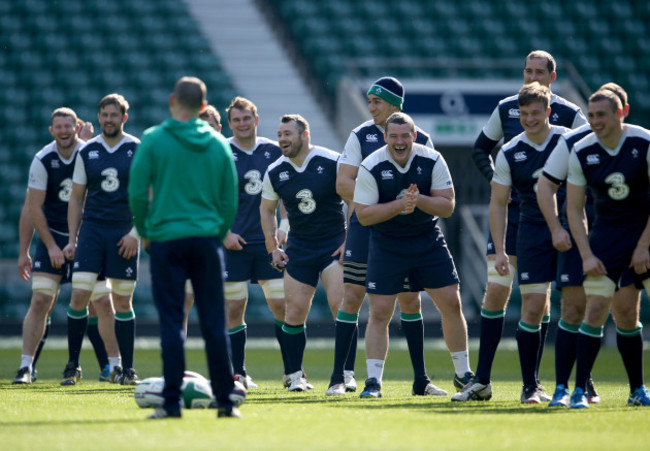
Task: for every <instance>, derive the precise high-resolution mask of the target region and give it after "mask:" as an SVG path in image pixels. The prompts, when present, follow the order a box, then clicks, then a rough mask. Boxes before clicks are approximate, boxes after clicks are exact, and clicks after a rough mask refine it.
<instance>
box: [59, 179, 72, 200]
mask: <svg viewBox="0 0 650 451" xmlns="http://www.w3.org/2000/svg"><path fill="white" fill-rule="evenodd" d="M59 186H60V187H61V190H60V191H59V200H61V201H63V202H70V195H71V194H72V179H71V178H69V177H68V178H67V179H65V180H63V181H62V182H61V184H60V185H59Z"/></svg>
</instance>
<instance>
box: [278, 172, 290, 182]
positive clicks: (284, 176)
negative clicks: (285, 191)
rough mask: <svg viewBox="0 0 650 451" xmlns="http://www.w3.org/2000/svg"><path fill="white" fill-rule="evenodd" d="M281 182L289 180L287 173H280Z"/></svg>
mask: <svg viewBox="0 0 650 451" xmlns="http://www.w3.org/2000/svg"><path fill="white" fill-rule="evenodd" d="M280 180H282V181H286V180H289V173H288V172H287V171H284V172H280Z"/></svg>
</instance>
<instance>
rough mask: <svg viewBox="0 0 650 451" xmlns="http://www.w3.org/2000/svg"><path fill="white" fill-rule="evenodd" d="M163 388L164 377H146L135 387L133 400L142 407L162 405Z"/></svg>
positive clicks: (163, 399)
mask: <svg viewBox="0 0 650 451" xmlns="http://www.w3.org/2000/svg"><path fill="white" fill-rule="evenodd" d="M164 388H165V379H164V378H162V377H148V378H147V379H144V380H143V381H141V382H140V383H139V384H138V385H136V387H135V392H134V396H135V402H136V404H137V405H138V406H140V407H142V408H143V409H144V408H148V407H152V408H153V407H158V406H162V404H163V402H164V401H165V398H163V394H162V392H163V389H164Z"/></svg>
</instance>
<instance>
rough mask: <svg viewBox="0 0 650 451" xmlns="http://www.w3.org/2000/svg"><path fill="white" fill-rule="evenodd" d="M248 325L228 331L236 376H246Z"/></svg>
mask: <svg viewBox="0 0 650 451" xmlns="http://www.w3.org/2000/svg"><path fill="white" fill-rule="evenodd" d="M246 331H247V329H246V324H242V325H240V326H238V327H235V328H234V329H229V330H228V335H230V346H231V347H232V367H233V372H234V373H235V374H241V375H242V376H246Z"/></svg>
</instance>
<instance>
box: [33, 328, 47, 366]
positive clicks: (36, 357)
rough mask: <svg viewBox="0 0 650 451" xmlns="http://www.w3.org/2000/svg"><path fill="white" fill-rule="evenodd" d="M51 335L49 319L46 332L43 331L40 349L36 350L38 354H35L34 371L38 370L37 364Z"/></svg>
mask: <svg viewBox="0 0 650 451" xmlns="http://www.w3.org/2000/svg"><path fill="white" fill-rule="evenodd" d="M49 334H50V321H49V319H48V321H47V324H46V325H45V330H44V331H43V338H41V341H40V343H38V347H37V348H36V352H35V353H34V360H33V361H32V369H33V368H36V362H38V358H39V357H40V355H41V351H42V350H43V346H45V342H46V341H47V336H48V335H49Z"/></svg>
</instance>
